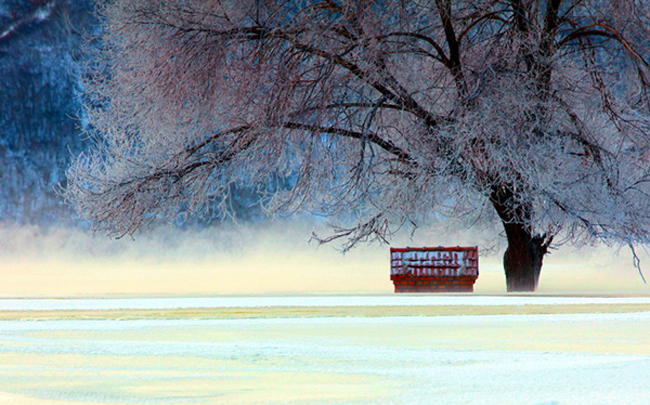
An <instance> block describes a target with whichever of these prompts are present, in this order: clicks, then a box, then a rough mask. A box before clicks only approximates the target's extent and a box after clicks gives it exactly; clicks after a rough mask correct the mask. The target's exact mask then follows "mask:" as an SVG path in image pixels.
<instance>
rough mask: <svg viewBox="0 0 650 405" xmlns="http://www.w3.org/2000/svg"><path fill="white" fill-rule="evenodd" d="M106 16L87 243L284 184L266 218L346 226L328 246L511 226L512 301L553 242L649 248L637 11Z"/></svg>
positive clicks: (473, 3) (82, 166)
mask: <svg viewBox="0 0 650 405" xmlns="http://www.w3.org/2000/svg"><path fill="white" fill-rule="evenodd" d="M99 14H100V16H101V18H102V19H103V22H104V29H105V31H106V37H105V46H104V47H103V49H102V50H101V52H100V53H99V56H98V57H99V58H100V59H98V60H97V61H96V64H95V65H94V71H93V72H92V74H91V75H89V77H91V78H92V80H89V81H88V83H86V89H87V97H88V100H89V101H88V103H87V107H88V108H87V110H88V117H89V120H90V123H91V124H92V125H91V126H89V128H91V129H89V130H88V132H89V134H88V135H90V136H94V137H96V144H95V145H96V146H95V148H94V149H93V150H92V151H91V152H89V153H87V154H84V155H81V156H79V157H77V158H76V159H75V160H74V161H73V162H72V165H71V167H70V169H69V172H68V178H69V186H68V188H67V189H66V190H65V195H66V197H67V198H68V199H70V200H71V201H72V202H73V203H74V204H75V206H76V207H77V209H78V210H79V212H80V213H81V214H82V215H83V216H84V217H87V218H90V219H91V220H92V221H93V222H94V224H95V226H96V227H97V228H98V229H106V230H108V232H109V233H113V234H115V233H118V234H124V233H131V232H133V231H134V230H136V229H137V228H138V227H140V226H142V225H143V224H145V223H147V222H148V221H151V220H153V219H155V218H158V217H171V218H173V217H174V216H176V215H178V214H179V213H181V212H187V211H188V210H189V211H200V210H201V208H202V207H205V205H206V202H207V201H210V200H214V199H217V201H223V199H224V198H225V196H226V195H227V193H228V189H229V186H230V185H231V184H237V185H255V184H266V183H268V182H272V181H273V179H274V178H281V177H285V178H286V177H287V176H290V175H293V176H295V182H294V184H293V186H292V188H291V189H290V190H286V191H283V192H279V193H277V194H275V195H274V196H273V197H272V198H271V199H270V201H269V203H268V207H269V209H271V210H289V211H297V210H307V211H316V212H319V213H322V214H326V215H330V216H332V217H336V218H339V219H340V220H341V224H342V226H341V227H340V228H335V233H334V234H333V235H332V237H330V238H327V240H330V239H333V238H337V237H346V238H347V241H348V242H347V244H348V245H347V246H352V245H354V244H355V243H357V242H359V241H368V240H372V239H377V238H378V239H385V238H387V237H389V236H390V235H391V234H392V232H394V231H395V230H396V229H397V228H399V226H400V225H401V224H404V223H415V224H417V223H420V222H421V221H423V220H425V219H426V217H427V215H428V214H430V213H436V214H437V215H445V216H451V217H462V218H463V217H464V218H467V217H472V218H482V219H490V218H492V219H496V220H499V221H501V222H502V224H503V227H504V229H505V236H506V238H507V242H508V248H507V250H506V252H505V257H504V267H505V272H506V278H507V286H508V290H509V291H531V290H534V289H535V288H536V286H537V282H538V278H539V274H540V270H541V266H542V259H543V257H544V255H545V254H546V252H547V249H548V248H549V246H550V244H551V242H554V243H555V244H560V243H565V242H573V243H576V244H578V245H579V244H582V243H591V242H594V241H604V242H613V243H622V244H630V245H633V244H639V243H641V244H642V243H647V242H649V241H650V209H649V207H650V194H649V192H650V187H649V185H648V181H649V180H650V176H649V174H650V173H649V169H650V136H649V135H650V113H649V110H650V97H649V94H648V90H650V68H649V65H648V58H649V57H650V3H649V2H648V1H647V0H546V1H544V0H464V1H453V2H452V1H451V0H431V1H427V0H419V1H397V0H376V1H369V0H365V1H364V0H356V1H347V0H325V1H317V0H300V1H299V0H295V1H280V0H255V1H254V0H250V1H247V0H242V1H217V0H210V1H207V0H203V1H201V0H196V1H181V0H165V1H151V0H114V1H108V2H106V3H105V4H103V5H102V7H101V8H100V10H99ZM224 209H225V207H224ZM495 214H496V215H495ZM346 219H347V220H352V221H354V222H352V223H349V224H350V225H344V224H345V223H346V222H345V220H346ZM345 226H348V227H345Z"/></svg>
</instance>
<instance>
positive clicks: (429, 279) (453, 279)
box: [390, 246, 478, 293]
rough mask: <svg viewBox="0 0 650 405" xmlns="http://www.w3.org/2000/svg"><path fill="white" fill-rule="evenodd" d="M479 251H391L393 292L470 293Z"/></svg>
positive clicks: (399, 249) (411, 249) (471, 247)
mask: <svg viewBox="0 0 650 405" xmlns="http://www.w3.org/2000/svg"><path fill="white" fill-rule="evenodd" d="M477 278H478V247H477V246H470V247H461V246H456V247H422V248H412V247H407V248H391V249H390V279H391V280H392V281H393V284H394V285H395V292H396V293H402V292H473V291H474V283H475V282H476V279H477Z"/></svg>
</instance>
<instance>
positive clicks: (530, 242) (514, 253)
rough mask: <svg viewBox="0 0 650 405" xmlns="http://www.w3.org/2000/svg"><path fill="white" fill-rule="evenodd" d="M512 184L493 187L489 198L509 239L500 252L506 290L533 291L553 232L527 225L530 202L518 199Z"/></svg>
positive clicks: (530, 213) (530, 214)
mask: <svg viewBox="0 0 650 405" xmlns="http://www.w3.org/2000/svg"><path fill="white" fill-rule="evenodd" d="M512 190H513V188H512V187H509V186H507V185H506V186H501V187H495V188H493V190H492V194H491V195H490V201H491V202H492V205H493V206H494V209H495V210H496V211H497V214H499V217H500V218H501V221H502V222H503V227H504V229H505V231H506V237H507V239H508V248H507V249H506V253H505V254H504V256H503V268H504V270H505V272H506V285H507V288H508V292H517V291H535V289H536V288H537V282H538V281H539V275H540V272H541V270H542V261H543V259H544V255H545V254H546V252H547V251H548V246H549V244H550V243H551V241H552V239H553V236H552V235H551V236H547V235H535V234H534V233H533V231H532V228H531V227H530V226H529V225H528V223H529V220H530V218H531V216H532V211H531V208H530V206H528V205H526V204H522V203H517V202H516V201H517V200H516V199H515V195H514V193H513V191H512Z"/></svg>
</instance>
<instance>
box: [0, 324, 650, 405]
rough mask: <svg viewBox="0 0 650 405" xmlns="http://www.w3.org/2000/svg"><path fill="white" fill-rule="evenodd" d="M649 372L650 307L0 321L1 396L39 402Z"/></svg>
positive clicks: (437, 394)
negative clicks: (618, 310) (543, 312)
mask: <svg viewBox="0 0 650 405" xmlns="http://www.w3.org/2000/svg"><path fill="white" fill-rule="evenodd" d="M649 375H650V313H625V314H566V315H480V316H472V315H470V316H436V317H386V318H363V317H359V318H291V319H289V318H276V319H227V320H160V321H158V320H143V321H3V322H0V399H2V398H3V396H2V395H4V397H5V398H31V399H35V400H36V401H41V402H29V403H30V404H32V403H34V404H39V405H40V404H50V402H46V401H53V400H56V401H60V402H56V404H57V405H65V404H68V403H70V404H76V403H77V401H83V403H84V404H112V405H115V404H129V403H131V404H132V403H164V404H174V403H179V404H201V405H203V404H205V405H207V404H283V403H291V404H294V405H301V404H442V405H446V404H449V405H451V404H454V405H456V404H476V405H497V404H498V405H614V404H625V405H647V404H650V385H649V384H648V382H649V380H648V376H649ZM12 395H13V396H12ZM15 403H23V402H21V401H20V400H17V401H16V402H15ZM24 403H27V402H24ZM52 403H53V402H52Z"/></svg>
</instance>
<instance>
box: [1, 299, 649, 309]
mask: <svg viewBox="0 0 650 405" xmlns="http://www.w3.org/2000/svg"><path fill="white" fill-rule="evenodd" d="M648 303H650V297H566V296H517V295H514V296H480V295H426V296H424V295H418V296H413V295H381V296H379V295H378V296H290V297H267V296H256V297H251V296H248V297H174V298H119V299H118V298H106V299H13V298H6V299H0V310H73V309H77V310H109V309H178V308H233V307H244V308H245V307H278V306H305V307H323V306H324V307H328V306H332V307H336V306H389V305H397V306H399V305H409V306H413V305H477V306H486V305H491V306H493V305H576V304H648Z"/></svg>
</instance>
